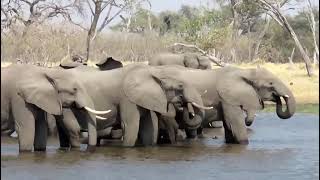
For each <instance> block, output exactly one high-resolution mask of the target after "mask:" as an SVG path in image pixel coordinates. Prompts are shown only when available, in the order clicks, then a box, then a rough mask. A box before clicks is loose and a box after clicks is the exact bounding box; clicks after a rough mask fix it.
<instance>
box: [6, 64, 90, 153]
mask: <svg viewBox="0 0 320 180" xmlns="http://www.w3.org/2000/svg"><path fill="white" fill-rule="evenodd" d="M62 77H63V78H62ZM79 97H81V99H80V98H79ZM85 106H87V107H90V108H92V109H94V106H93V103H92V101H91V99H90V97H89V96H88V94H87V92H86V90H85V89H84V88H83V86H82V85H81V84H80V83H79V82H78V81H77V80H75V79H74V77H73V76H72V74H70V73H67V72H64V71H61V70H57V69H48V68H42V67H37V66H33V65H11V66H9V67H6V68H2V69H1V132H4V131H7V130H12V129H15V130H16V131H17V134H18V140H19V151H20V152H24V151H32V148H33V147H34V150H35V151H44V150H45V149H46V139H47V134H48V133H47V129H48V127H47V122H46V121H45V118H44V117H45V113H49V114H52V115H55V116H57V117H58V116H59V117H60V116H61V115H62V113H63V108H70V109H75V110H78V111H81V112H82V113H83V114H84V115H86V116H88V119H90V121H87V123H88V124H87V126H88V132H89V134H91V136H92V134H93V135H94V134H96V130H95V116H94V115H93V114H91V113H89V112H87V111H86V110H84V107H85ZM92 139H93V138H91V139H89V141H90V142H89V144H92V143H94V142H92Z"/></svg>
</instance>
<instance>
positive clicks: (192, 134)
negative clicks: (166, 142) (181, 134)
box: [185, 128, 197, 139]
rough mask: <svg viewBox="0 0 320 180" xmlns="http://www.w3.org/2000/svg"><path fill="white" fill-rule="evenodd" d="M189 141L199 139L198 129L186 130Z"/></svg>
mask: <svg viewBox="0 0 320 180" xmlns="http://www.w3.org/2000/svg"><path fill="white" fill-rule="evenodd" d="M185 131H186V136H187V139H194V138H196V137H197V129H187V128H186V129H185Z"/></svg>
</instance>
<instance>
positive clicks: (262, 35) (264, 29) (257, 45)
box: [253, 18, 270, 59]
mask: <svg viewBox="0 0 320 180" xmlns="http://www.w3.org/2000/svg"><path fill="white" fill-rule="evenodd" d="M269 25H270V18H268V19H267V23H266V25H265V26H264V28H263V30H262V31H261V33H260V34H259V37H258V39H257V41H258V42H257V43H256V45H255V48H254V54H253V59H256V58H257V56H258V54H259V49H260V44H261V42H262V39H263V37H264V35H265V34H266V32H267V30H268V28H269Z"/></svg>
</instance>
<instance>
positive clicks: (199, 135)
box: [197, 127, 204, 138]
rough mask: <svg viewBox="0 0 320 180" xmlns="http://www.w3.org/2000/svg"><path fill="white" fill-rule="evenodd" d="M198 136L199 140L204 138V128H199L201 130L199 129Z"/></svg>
mask: <svg viewBox="0 0 320 180" xmlns="http://www.w3.org/2000/svg"><path fill="white" fill-rule="evenodd" d="M197 136H198V137H199V138H204V135H203V128H202V127H199V128H198V129H197Z"/></svg>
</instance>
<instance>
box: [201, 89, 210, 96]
mask: <svg viewBox="0 0 320 180" xmlns="http://www.w3.org/2000/svg"><path fill="white" fill-rule="evenodd" d="M207 92H208V91H207V90H204V92H203V93H202V94H201V95H200V96H203V95H205V94H206V93H207Z"/></svg>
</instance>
